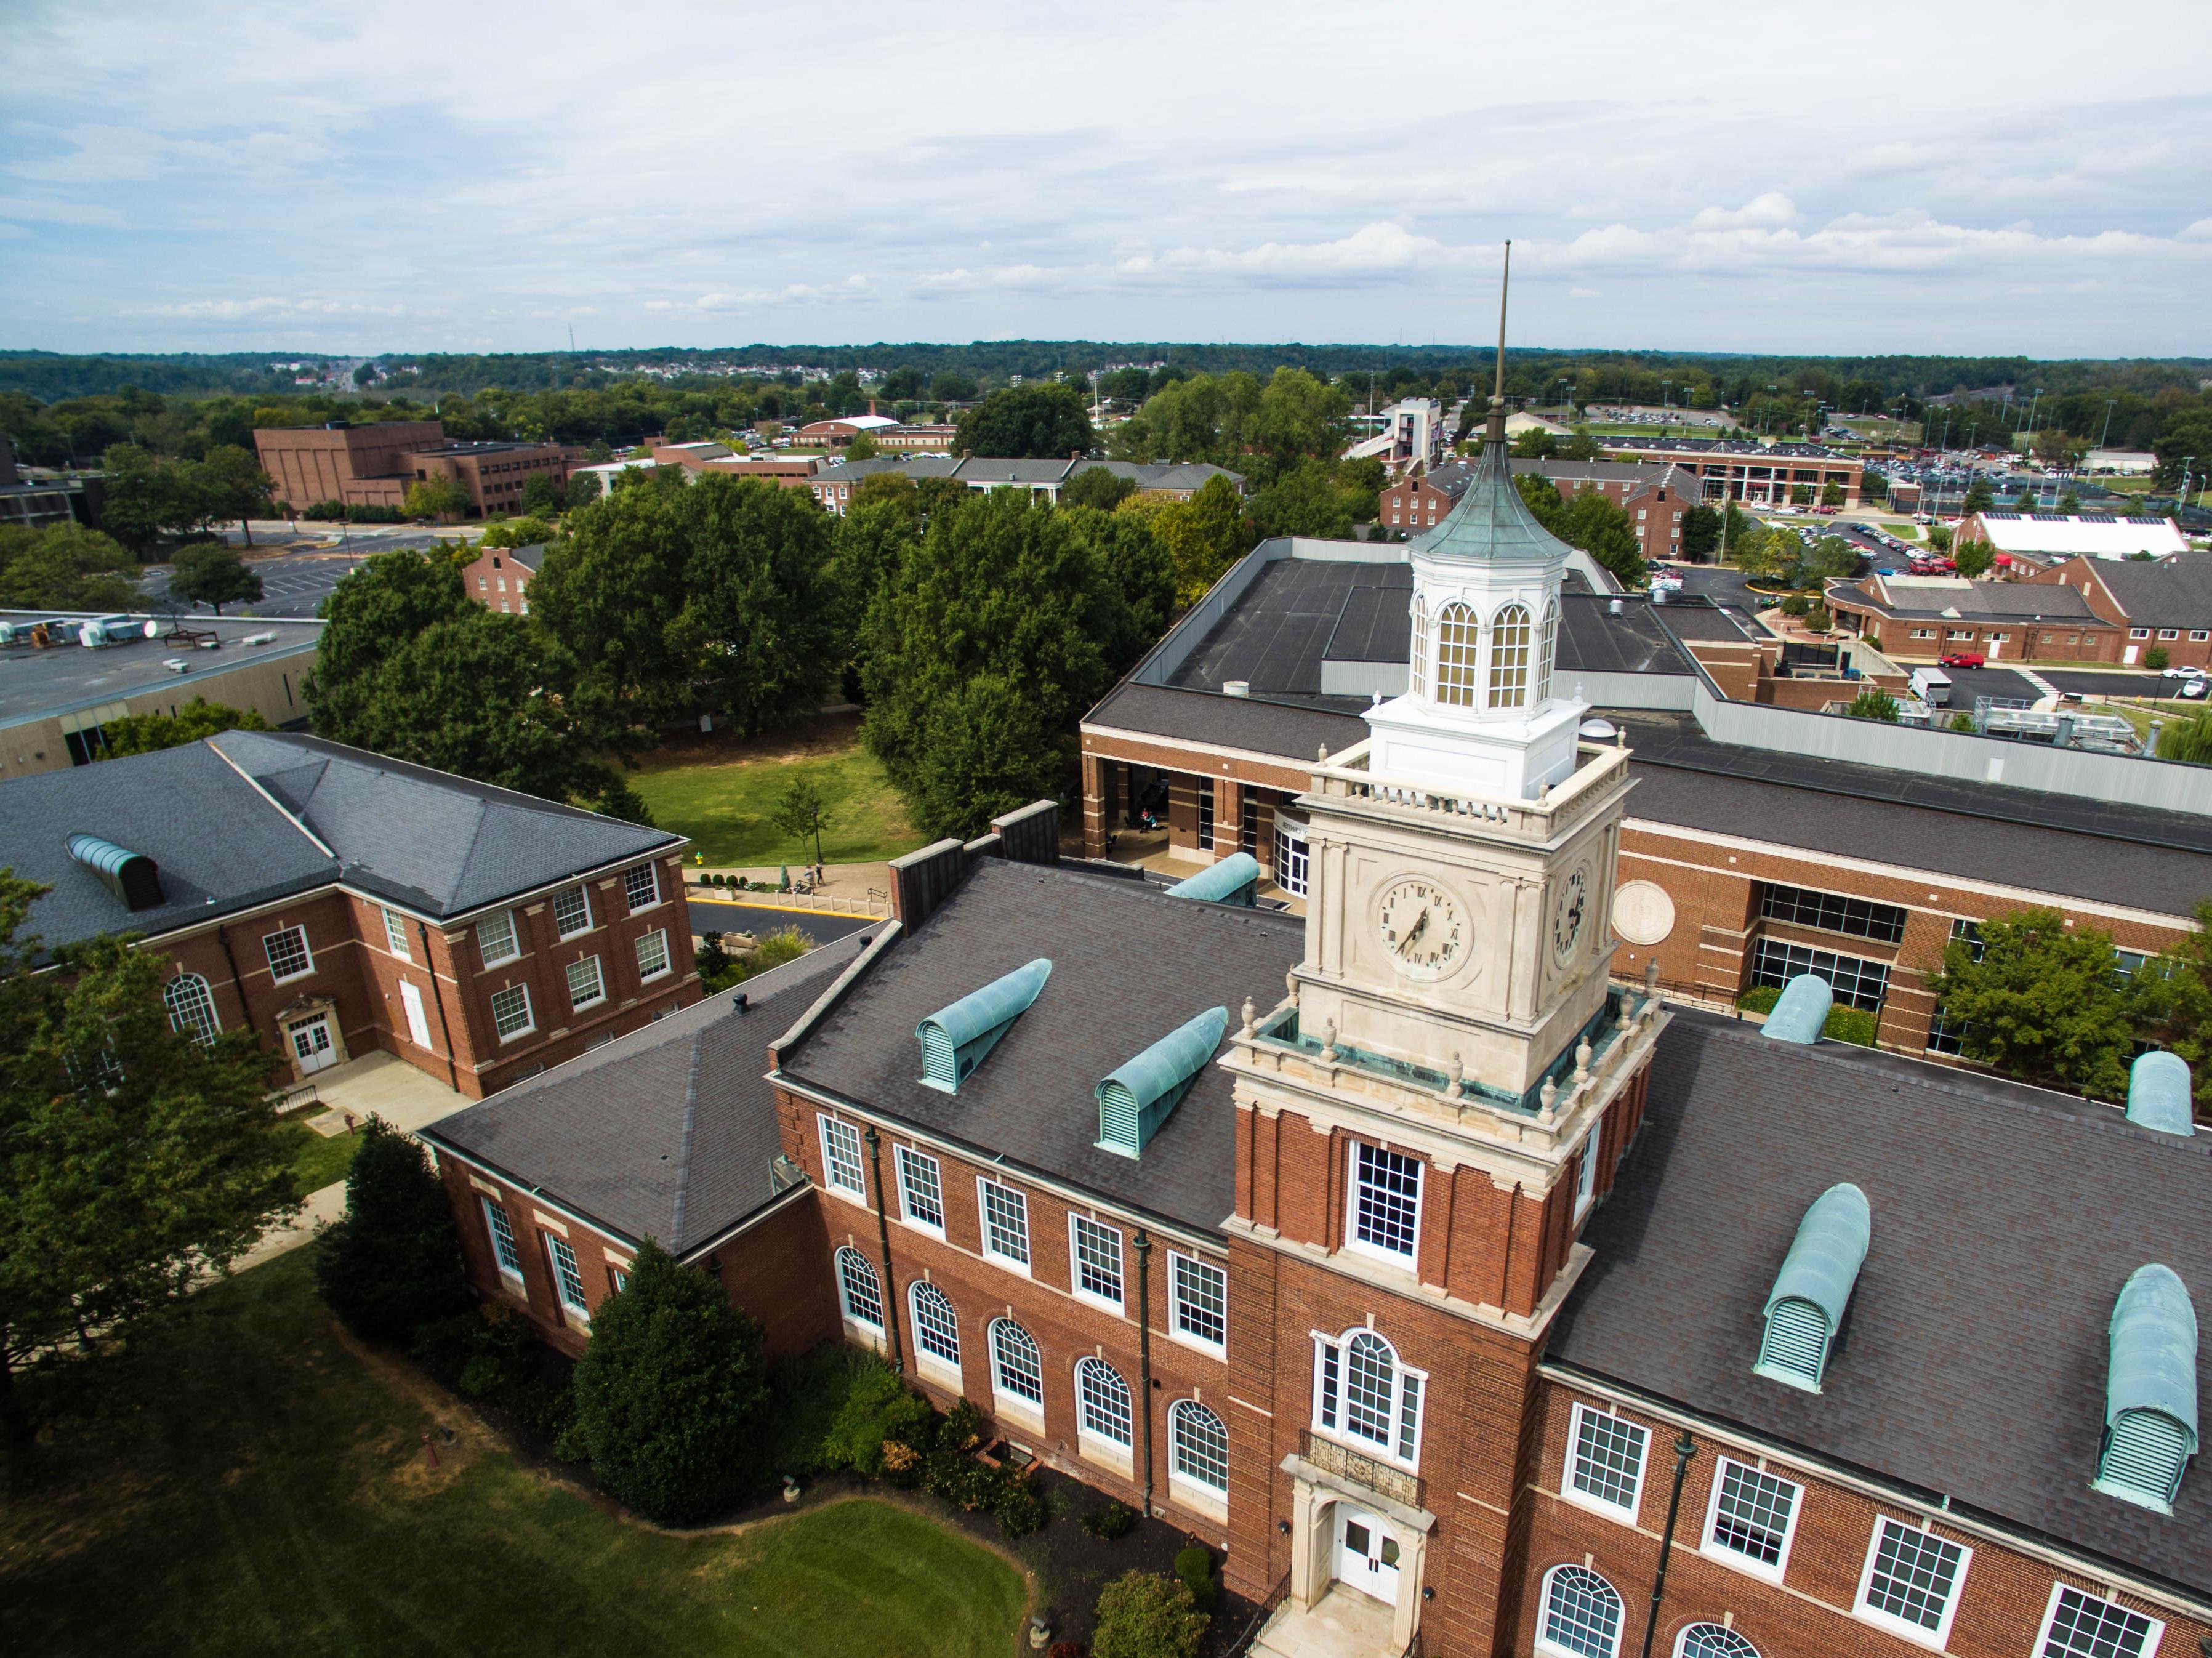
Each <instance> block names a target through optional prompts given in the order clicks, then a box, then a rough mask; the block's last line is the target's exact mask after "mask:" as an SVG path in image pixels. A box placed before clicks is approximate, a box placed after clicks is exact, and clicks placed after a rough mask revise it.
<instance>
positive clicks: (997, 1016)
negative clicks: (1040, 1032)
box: [914, 956, 1052, 1094]
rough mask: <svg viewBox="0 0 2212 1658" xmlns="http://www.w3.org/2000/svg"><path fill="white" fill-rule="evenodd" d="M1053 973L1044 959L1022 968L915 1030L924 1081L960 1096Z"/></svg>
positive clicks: (997, 980) (1050, 965)
mask: <svg viewBox="0 0 2212 1658" xmlns="http://www.w3.org/2000/svg"><path fill="white" fill-rule="evenodd" d="M1051 976H1052V963H1051V962H1049V961H1048V960H1047V959H1046V958H1045V957H1042V956H1040V957H1037V958H1036V960H1035V961H1033V962H1030V963H1027V964H1026V965H1024V966H1022V967H1018V968H1016V969H1014V970H1013V971H1012V973H1009V974H1007V975H1005V976H1004V977H1002V978H997V979H994V980H992V981H991V982H990V983H988V984H987V985H985V986H984V987H982V988H981V990H972V991H970V992H969V993H968V994H966V995H965V996H963V997H962V998H961V999H959V1000H958V1001H957V1002H955V1003H953V1004H952V1005H951V1006H950V1007H945V1008H940V1009H939V1010H938V1011H936V1012H934V1013H933V1014H931V1015H930V1016H929V1017H927V1018H926V1019H924V1020H923V1021H922V1022H921V1023H920V1024H918V1025H916V1026H915V1028H914V1034H915V1036H916V1037H917V1038H919V1039H920V1041H921V1084H922V1086H923V1087H925V1088H934V1089H936V1090H938V1091H939V1092H940V1093H945V1094H957V1093H958V1092H959V1091H960V1084H962V1083H963V1082H966V1081H967V1080H968V1078H969V1077H971V1076H973V1075H974V1074H975V1067H976V1066H979V1065H981V1064H982V1063H983V1057H984V1055H985V1054H988V1053H989V1052H990V1051H991V1050H992V1049H993V1048H995V1047H997V1046H998V1044H999V1038H1000V1037H1001V1036H1003V1035H1006V1032H1007V1031H1008V1030H1009V1029H1012V1026H1013V1023H1014V1021H1015V1020H1016V1019H1018V1018H1019V1017H1021V1016H1022V1015H1023V1014H1024V1012H1026V1011H1028V1010H1029V1005H1030V1003H1031V1002H1034V1001H1035V1000H1036V999H1037V993H1038V992H1039V991H1041V990H1042V989H1043V988H1044V981H1046V980H1047V979H1048V978H1050V977H1051Z"/></svg>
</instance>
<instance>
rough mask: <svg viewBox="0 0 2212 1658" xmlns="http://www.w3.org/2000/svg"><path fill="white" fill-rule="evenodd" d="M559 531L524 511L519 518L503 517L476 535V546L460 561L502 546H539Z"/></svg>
mask: <svg viewBox="0 0 2212 1658" xmlns="http://www.w3.org/2000/svg"><path fill="white" fill-rule="evenodd" d="M538 476H543V474H539V475H538ZM559 533H560V531H557V530H556V529H555V528H554V527H553V525H550V524H549V523H548V522H546V520H545V519H542V518H533V517H532V516H530V515H528V514H525V515H524V516H522V517H521V518H510V519H502V520H501V522H499V523H497V524H495V525H491V526H490V527H489V528H488V529H486V530H485V531H484V532H483V534H482V535H481V536H479V537H477V543H476V546H475V547H474V548H472V549H471V550H470V553H469V556H468V557H467V558H465V559H464V560H462V561H461V562H463V563H465V564H466V563H473V562H475V561H476V555H477V553H478V552H489V551H492V550H496V549H499V548H503V547H540V546H543V545H544V544H546V543H547V542H550V541H551V540H552V539H553V537H555V536H556V535H558V534H559Z"/></svg>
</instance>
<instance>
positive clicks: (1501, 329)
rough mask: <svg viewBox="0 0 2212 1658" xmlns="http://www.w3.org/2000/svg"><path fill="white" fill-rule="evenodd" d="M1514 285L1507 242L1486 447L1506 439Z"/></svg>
mask: <svg viewBox="0 0 2212 1658" xmlns="http://www.w3.org/2000/svg"><path fill="white" fill-rule="evenodd" d="M1512 286H1513V242H1512V239H1511V238H1510V237H1508V238H1507V239H1506V243H1505V269H1504V272H1503V273H1502V274H1501V275H1500V276H1498V377H1497V380H1496V381H1495V382H1494V383H1493V384H1492V386H1491V388H1490V423H1489V424H1488V425H1486V426H1485V427H1484V428H1482V441H1483V444H1484V446H1486V447H1487V446H1489V445H1491V444H1493V443H1503V442H1504V441H1505V299H1506V295H1507V294H1508V292H1509V291H1510V289H1511V288H1512Z"/></svg>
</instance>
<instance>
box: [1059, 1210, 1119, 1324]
mask: <svg viewBox="0 0 2212 1658" xmlns="http://www.w3.org/2000/svg"><path fill="white" fill-rule="evenodd" d="M1067 1233H1068V1254H1069V1265H1070V1266H1071V1267H1072V1268H1073V1272H1072V1273H1071V1276H1072V1277H1073V1279H1074V1283H1075V1289H1076V1291H1077V1293H1078V1294H1079V1295H1085V1296H1088V1297H1091V1299H1092V1300H1094V1301H1099V1302H1103V1303H1105V1304H1106V1305H1107V1306H1109V1307H1111V1308H1112V1309H1114V1310H1115V1312H1117V1313H1118V1312H1120V1311H1121V1233H1120V1231H1118V1230H1116V1229H1115V1228H1114V1227H1111V1226H1107V1225H1103V1224H1101V1223H1099V1222H1097V1221H1095V1220H1092V1219H1091V1218H1090V1217H1089V1216H1088V1215H1070V1216H1069V1217H1068V1218H1067Z"/></svg>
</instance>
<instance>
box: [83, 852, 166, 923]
mask: <svg viewBox="0 0 2212 1658" xmlns="http://www.w3.org/2000/svg"><path fill="white" fill-rule="evenodd" d="M67 845H68V849H69V855H70V857H71V858H73V859H76V861H77V862H78V863H80V864H82V865H84V866H85V867H86V868H87V869H88V870H90V871H91V872H93V873H94V875H97V876H98V877H99V878H100V884H101V885H103V886H105V887H106V889H107V890H109V891H110V892H112V893H113V894H114V895H115V896H116V897H117V898H118V900H120V901H121V902H122V904H123V907H124V908H125V909H130V910H141V909H155V908H159V907H160V906H161V902H163V900H162V896H161V871H160V869H159V868H158V867H156V866H155V862H154V860H153V859H151V858H149V857H148V856H147V855H146V854H145V853H143V852H132V851H131V849H130V848H129V847H118V846H117V845H116V844H115V843H114V842H113V841H103V840H101V839H100V837H99V836H98V835H70V838H69V841H68V843H67Z"/></svg>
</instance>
